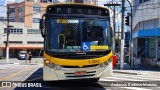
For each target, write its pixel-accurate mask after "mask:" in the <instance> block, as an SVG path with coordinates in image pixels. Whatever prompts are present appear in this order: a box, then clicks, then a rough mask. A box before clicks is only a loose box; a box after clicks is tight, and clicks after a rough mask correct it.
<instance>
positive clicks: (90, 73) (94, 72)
mask: <svg viewBox="0 0 160 90" xmlns="http://www.w3.org/2000/svg"><path fill="white" fill-rule="evenodd" d="M64 74H65V76H66V77H86V76H94V75H95V74H96V71H89V72H87V74H86V75H78V76H76V75H75V73H64Z"/></svg>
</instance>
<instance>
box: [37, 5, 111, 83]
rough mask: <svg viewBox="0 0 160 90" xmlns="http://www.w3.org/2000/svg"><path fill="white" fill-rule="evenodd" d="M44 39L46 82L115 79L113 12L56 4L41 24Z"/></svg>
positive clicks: (98, 8)
mask: <svg viewBox="0 0 160 90" xmlns="http://www.w3.org/2000/svg"><path fill="white" fill-rule="evenodd" d="M40 29H41V33H42V36H43V37H44V67H43V80H45V81H53V80H70V79H89V80H90V81H93V82H97V81H98V80H99V79H100V78H103V77H107V76H110V75H112V59H111V56H112V50H111V48H112V31H111V29H110V16H109V10H108V9H106V8H102V7H98V6H92V5H85V4H55V5H49V6H48V7H47V8H46V14H44V15H43V16H42V19H41V21H40Z"/></svg>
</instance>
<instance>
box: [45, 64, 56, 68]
mask: <svg viewBox="0 0 160 90" xmlns="http://www.w3.org/2000/svg"><path fill="white" fill-rule="evenodd" d="M47 66H48V67H49V68H54V67H55V64H54V63H49V64H48V65H47Z"/></svg>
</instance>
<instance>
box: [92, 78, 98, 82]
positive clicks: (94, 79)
mask: <svg viewBox="0 0 160 90" xmlns="http://www.w3.org/2000/svg"><path fill="white" fill-rule="evenodd" d="M90 81H91V82H98V81H99V78H90Z"/></svg>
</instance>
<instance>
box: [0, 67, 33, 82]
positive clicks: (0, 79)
mask: <svg viewBox="0 0 160 90" xmlns="http://www.w3.org/2000/svg"><path fill="white" fill-rule="evenodd" d="M31 68H33V67H29V68H28V67H27V68H25V69H23V70H21V71H19V72H16V73H13V74H11V75H9V76H6V77H4V78H0V81H2V80H5V79H8V78H11V77H13V76H15V75H17V74H19V73H22V72H24V71H26V70H29V69H31Z"/></svg>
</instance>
